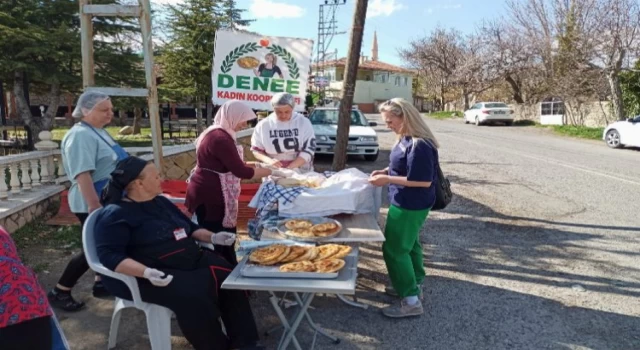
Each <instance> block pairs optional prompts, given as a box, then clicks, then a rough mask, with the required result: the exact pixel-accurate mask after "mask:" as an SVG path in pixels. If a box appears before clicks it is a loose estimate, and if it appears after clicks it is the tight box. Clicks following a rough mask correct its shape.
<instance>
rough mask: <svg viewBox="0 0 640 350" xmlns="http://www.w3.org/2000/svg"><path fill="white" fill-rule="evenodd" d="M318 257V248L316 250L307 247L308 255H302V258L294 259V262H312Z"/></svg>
mask: <svg viewBox="0 0 640 350" xmlns="http://www.w3.org/2000/svg"><path fill="white" fill-rule="evenodd" d="M316 256H318V248H316V247H307V251H306V253H304V254H302V255H301V256H299V257H298V258H296V259H293V260H292V261H293V262H298V261H311V260H313V259H315V258H316Z"/></svg>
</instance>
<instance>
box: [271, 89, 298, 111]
mask: <svg viewBox="0 0 640 350" xmlns="http://www.w3.org/2000/svg"><path fill="white" fill-rule="evenodd" d="M280 106H291V108H295V107H296V102H295V100H294V98H293V95H291V94H289V93H286V92H279V93H277V94H275V95H273V97H272V98H271V107H274V108H275V107H280Z"/></svg>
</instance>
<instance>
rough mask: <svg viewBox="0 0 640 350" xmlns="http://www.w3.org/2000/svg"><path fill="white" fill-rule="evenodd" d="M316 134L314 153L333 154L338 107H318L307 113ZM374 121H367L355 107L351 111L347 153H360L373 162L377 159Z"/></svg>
mask: <svg viewBox="0 0 640 350" xmlns="http://www.w3.org/2000/svg"><path fill="white" fill-rule="evenodd" d="M309 120H310V121H311V124H312V125H313V131H314V132H315V134H316V154H334V147H335V145H336V135H337V133H338V109H337V108H336V107H319V108H316V109H314V110H313V112H312V113H311V114H310V115H309ZM377 125H378V124H377V123H376V122H369V121H368V120H367V118H366V117H365V116H364V114H362V112H360V111H359V110H358V109H357V108H355V107H354V108H353V110H352V111H351V126H350V127H349V143H348V146H347V154H348V155H361V156H364V159H366V160H368V161H371V162H374V161H375V160H376V159H378V152H379V148H380V147H379V145H378V136H377V135H376V131H375V130H373V128H372V127H373V126H377Z"/></svg>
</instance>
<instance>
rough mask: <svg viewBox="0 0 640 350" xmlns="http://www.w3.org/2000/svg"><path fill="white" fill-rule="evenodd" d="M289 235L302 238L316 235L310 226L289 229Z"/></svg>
mask: <svg viewBox="0 0 640 350" xmlns="http://www.w3.org/2000/svg"><path fill="white" fill-rule="evenodd" d="M287 235H289V236H293V237H300V238H313V237H315V236H316V235H315V234H314V233H313V231H311V230H310V229H308V228H294V229H292V230H287Z"/></svg>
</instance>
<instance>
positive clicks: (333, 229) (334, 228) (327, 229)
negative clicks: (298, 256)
mask: <svg viewBox="0 0 640 350" xmlns="http://www.w3.org/2000/svg"><path fill="white" fill-rule="evenodd" d="M340 230H341V228H340V226H339V225H338V224H336V223H335V222H325V223H322V224H317V225H314V226H313V227H311V231H313V234H314V235H315V236H316V237H328V236H332V235H334V234H336V233H338V232H339V231H340Z"/></svg>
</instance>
